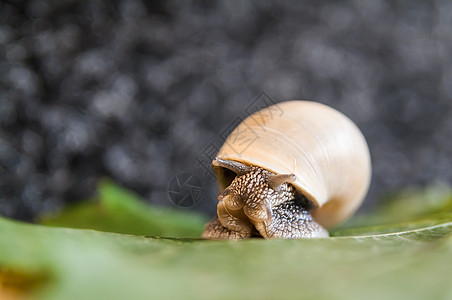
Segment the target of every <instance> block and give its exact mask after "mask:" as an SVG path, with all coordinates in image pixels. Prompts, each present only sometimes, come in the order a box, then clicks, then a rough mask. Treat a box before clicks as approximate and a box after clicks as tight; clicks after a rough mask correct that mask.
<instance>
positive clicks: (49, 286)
mask: <svg viewBox="0 0 452 300" xmlns="http://www.w3.org/2000/svg"><path fill="white" fill-rule="evenodd" d="M0 232H2V235H1V236H0V269H1V268H3V269H12V270H19V271H20V272H22V273H25V274H27V273H28V274H37V275H35V276H41V277H42V278H43V280H42V282H41V284H40V285H39V286H38V287H36V288H34V289H32V290H31V292H30V294H29V295H30V296H32V299H47V300H53V299H58V300H59V299H177V298H183V299H197V300H199V299H212V298H214V299H232V298H234V299H236V298H237V299H250V298H251V299H257V298H258V299H275V298H286V299H300V298H304V299H362V298H363V297H365V298H366V299H383V298H384V299H403V298H407V299H408V298H409V299H445V298H448V297H450V296H452V290H451V286H450V278H452V277H451V276H452V268H450V264H451V263H452V238H451V236H450V234H451V233H452V222H450V223H444V224H441V225H436V226H432V227H428V228H424V229H419V230H415V231H407V232H402V233H396V234H386V235H378V236H363V237H335V238H329V239H323V240H262V239H254V240H247V241H240V242H234V241H201V240H190V239H161V238H160V239H159V238H144V237H136V236H130V235H120V234H113V233H102V232H97V231H92V230H77V229H64V228H51V227H44V226H38V225H29V224H21V223H18V222H13V221H8V220H5V219H0ZM0 295H1V294H0Z"/></svg>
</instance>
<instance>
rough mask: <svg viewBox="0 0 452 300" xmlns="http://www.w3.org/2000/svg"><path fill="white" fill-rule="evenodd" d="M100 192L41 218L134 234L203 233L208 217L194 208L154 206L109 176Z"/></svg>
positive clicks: (56, 223) (51, 222) (46, 221)
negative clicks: (182, 208)
mask: <svg viewBox="0 0 452 300" xmlns="http://www.w3.org/2000/svg"><path fill="white" fill-rule="evenodd" d="M98 194H99V195H98V198H95V199H91V200H90V201H86V202H83V203H81V204H78V205H75V206H70V207H67V208H65V209H64V210H63V211H61V212H58V213H54V214H49V215H44V216H42V217H41V218H40V219H39V220H38V222H39V223H41V224H44V225H49V226H60V227H70V228H85V229H96V230H101V231H109V232H117V233H127V234H134V235H152V236H165V237H200V236H201V233H202V231H203V229H204V224H205V223H206V221H207V219H206V218H205V217H202V216H201V215H198V214H196V213H194V212H189V211H182V210H176V209H169V208H166V209H164V208H156V207H151V206H150V205H147V204H145V203H144V200H143V199H141V198H140V197H139V196H137V195H136V194H134V193H132V192H130V191H128V190H126V189H124V188H121V187H119V186H117V185H115V184H113V183H112V182H110V181H108V180H103V181H101V182H100V184H99V193H98Z"/></svg>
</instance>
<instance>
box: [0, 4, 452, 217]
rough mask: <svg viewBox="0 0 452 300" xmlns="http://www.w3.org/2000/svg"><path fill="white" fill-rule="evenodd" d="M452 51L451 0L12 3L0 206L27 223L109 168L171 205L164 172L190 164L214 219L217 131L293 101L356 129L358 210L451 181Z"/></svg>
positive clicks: (1, 83)
mask: <svg viewBox="0 0 452 300" xmlns="http://www.w3.org/2000/svg"><path fill="white" fill-rule="evenodd" d="M451 54H452V2H450V1H431V2H429V1H413V0H406V1H375V0H372V1H341V2H337V1H322V2H319V1H284V2H283V1H280V2H277V1H191V2H189V1H140V0H124V1H70V0H64V1H62V0H54V1H42V0H33V1H2V2H1V3H0V57H1V58H0V126H1V128H0V214H2V215H5V216H9V217H14V218H18V219H23V220H33V218H34V217H35V216H37V215H39V214H41V213H43V212H49V211H54V210H57V209H59V208H61V207H62V206H64V205H65V204H69V203H74V202H76V201H79V200H81V199H83V198H85V197H88V196H90V195H93V194H94V193H95V190H96V182H97V181H98V180H99V179H100V178H102V177H110V178H113V180H114V181H116V182H118V183H119V184H122V185H124V186H125V187H127V188H130V189H132V190H134V191H136V192H138V193H139V194H141V195H143V196H144V197H145V199H147V200H148V201H149V203H153V204H157V205H164V206H174V205H173V204H172V203H171V202H170V201H169V198H168V195H167V188H168V183H169V182H170V180H171V178H173V177H174V176H175V175H177V174H179V173H181V172H189V173H193V174H196V176H197V177H198V178H199V179H200V180H201V181H202V187H203V196H202V198H201V201H199V202H198V203H197V204H196V205H194V206H193V207H192V208H191V209H193V210H199V211H203V212H204V213H206V214H207V215H213V214H214V212H215V206H216V202H217V200H216V198H215V196H216V193H217V192H216V187H215V183H214V181H213V180H212V179H210V174H209V173H206V172H204V169H203V168H204V167H205V166H206V165H205V164H206V161H207V164H208V159H209V156H211V155H212V151H211V150H212V149H214V148H215V147H216V146H217V145H218V143H220V144H221V133H222V132H223V131H225V130H227V129H228V128H229V127H231V126H232V125H231V124H232V123H231V122H233V120H235V119H236V118H237V117H240V118H243V117H245V116H246V112H245V110H244V109H245V108H247V107H250V106H253V105H255V104H256V103H258V104H259V103H261V102H262V103H264V102H268V101H270V102H271V101H274V102H278V101H282V100H290V99H312V100H316V101H319V102H322V103H326V104H329V105H331V106H333V107H335V108H337V109H339V110H340V111H342V112H344V113H345V114H346V115H348V116H349V117H350V118H351V119H353V120H354V121H355V122H356V123H357V124H358V126H359V127H360V128H361V129H362V131H363V132H364V135H365V136H366V138H367V140H368V143H369V146H370V150H371V153H372V159H373V180H372V185H371V189H370V192H369V195H368V198H367V200H366V205H365V206H364V209H371V208H372V207H374V206H375V205H376V203H377V201H378V199H381V198H382V197H384V196H385V195H387V194H388V193H389V192H391V191H395V190H398V189H401V188H403V187H406V186H408V185H420V186H423V185H427V184H430V183H432V182H438V181H440V182H445V183H450V182H451V180H452V168H451V158H452V139H451V137H452V118H451V117H452V101H451V98H452V84H451V83H452V56H451ZM262 92H264V93H262ZM259 105H260V104H259Z"/></svg>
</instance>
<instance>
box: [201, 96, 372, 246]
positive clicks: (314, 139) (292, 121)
mask: <svg viewBox="0 0 452 300" xmlns="http://www.w3.org/2000/svg"><path fill="white" fill-rule="evenodd" d="M212 165H213V168H214V171H215V173H216V175H217V178H218V184H219V188H220V190H221V193H220V194H219V195H218V200H219V203H218V205H217V217H216V218H215V219H214V220H212V221H211V222H210V223H209V224H207V225H206V229H205V231H204V233H203V237H204V238H207V239H217V238H249V237H252V236H262V237H264V238H305V237H307V238H315V237H326V236H328V232H327V230H326V229H327V228H330V227H333V226H335V225H338V224H339V223H341V222H343V221H344V220H346V219H347V218H348V217H350V216H351V215H352V214H353V213H354V212H355V211H356V209H357V208H358V207H359V205H360V204H361V202H362V201H363V199H364V197H365V195H366V193H367V190H368V187H369V183H370V178H371V162H370V154H369V149H368V146H367V143H366V141H365V139H364V136H363V135H362V133H361V131H360V130H359V129H358V127H357V126H356V125H355V124H354V123H353V122H352V121H351V120H350V119H349V118H347V117H346V116H345V115H343V114H342V113H340V112H338V111H337V110H335V109H333V108H331V107H329V106H326V105H323V104H320V103H316V102H311V101H287V102H281V103H278V104H276V105H273V106H269V107H267V108H264V109H262V110H260V111H258V112H256V113H254V114H253V115H251V116H249V117H248V118H246V119H245V120H244V121H243V122H242V123H240V124H239V125H238V126H237V128H235V129H234V131H233V132H232V133H231V134H230V136H229V137H228V138H227V139H226V140H225V143H224V144H223V146H222V147H221V149H220V150H219V152H218V154H217V157H216V158H215V159H214V161H213V162H212Z"/></svg>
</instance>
